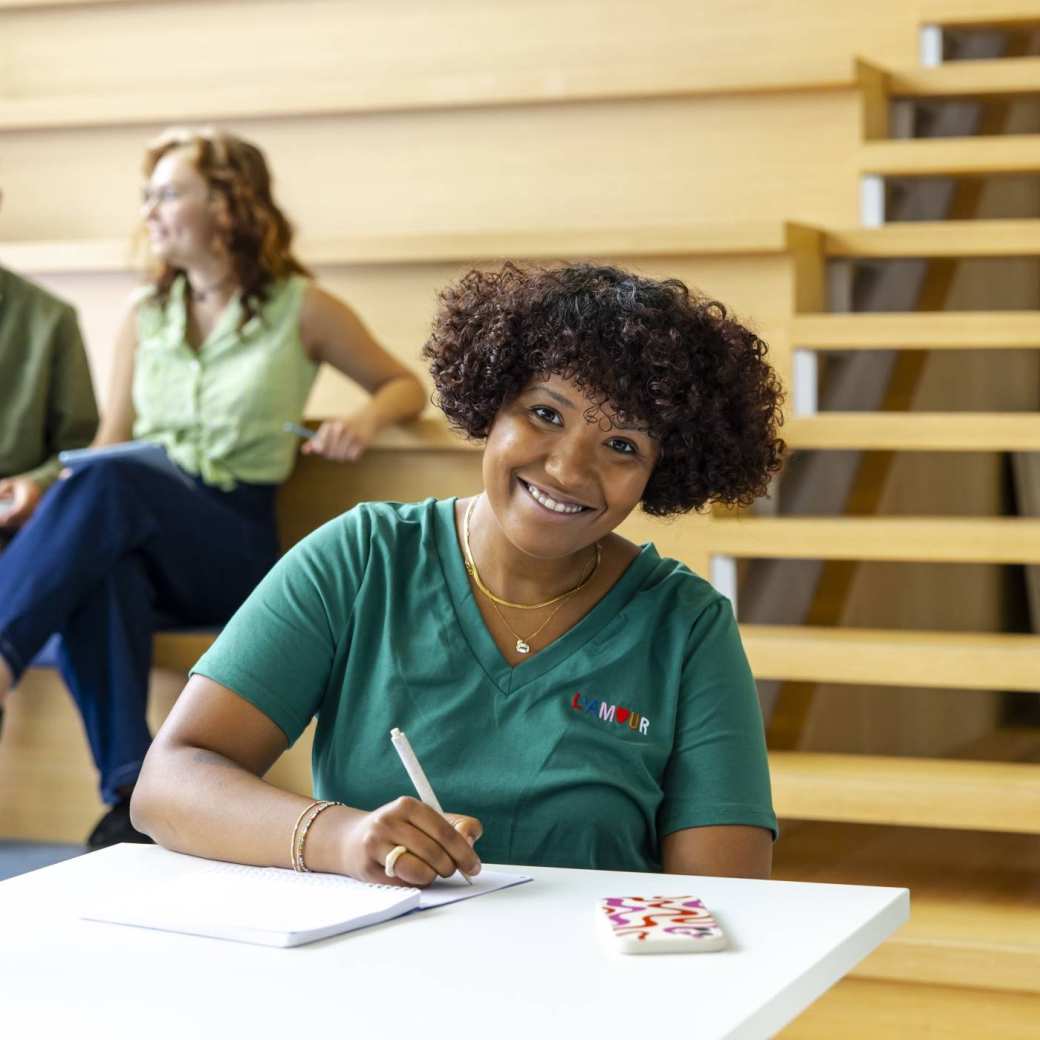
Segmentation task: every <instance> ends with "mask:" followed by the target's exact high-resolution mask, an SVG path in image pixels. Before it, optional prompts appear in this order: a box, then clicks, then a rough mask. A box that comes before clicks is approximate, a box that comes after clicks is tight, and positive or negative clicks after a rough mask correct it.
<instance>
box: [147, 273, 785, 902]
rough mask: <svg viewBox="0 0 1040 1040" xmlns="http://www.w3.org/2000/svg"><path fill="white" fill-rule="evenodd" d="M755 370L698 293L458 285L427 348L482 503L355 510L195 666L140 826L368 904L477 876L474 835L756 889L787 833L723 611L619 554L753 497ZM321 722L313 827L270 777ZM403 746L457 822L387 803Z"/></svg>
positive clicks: (682, 579) (597, 863) (287, 564)
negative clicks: (403, 734)
mask: <svg viewBox="0 0 1040 1040" xmlns="http://www.w3.org/2000/svg"><path fill="white" fill-rule="evenodd" d="M765 350H766V348H765V345H764V344H763V343H762V342H761V340H759V339H758V338H757V337H755V336H754V335H753V333H751V332H750V331H748V330H747V329H746V328H744V327H742V326H741V325H739V324H738V323H737V322H735V321H733V320H732V319H731V318H730V317H729V316H728V315H727V313H726V311H725V309H724V308H723V307H722V306H721V305H720V304H718V303H714V302H711V301H704V300H700V299H698V298H696V297H694V296H693V295H691V294H690V293H689V292H688V290H687V289H686V287H685V286H683V285H682V284H681V283H679V282H675V281H666V282H659V281H653V280H651V279H645V278H640V277H637V276H636V275H633V274H629V273H627V272H624V271H620V270H617V269H615V268H610V267H592V266H587V265H572V266H568V267H560V268H551V269H544V268H520V267H517V266H514V265H512V264H507V265H505V266H504V267H503V268H502V269H501V270H500V271H497V272H491V273H482V272H476V271H474V272H471V273H470V274H468V275H467V276H466V277H465V278H463V279H462V280H461V281H460V282H459V283H458V284H456V285H454V286H452V287H450V288H449V289H447V290H446V291H445V293H444V294H443V296H442V301H441V308H440V311H439V314H438V316H437V319H436V321H435V323H434V327H433V331H432V334H431V336H430V338H429V340H428V342H427V344H426V347H425V350H424V353H425V356H426V358H427V360H428V361H429V362H430V367H431V372H432V374H433V378H434V383H435V386H436V395H437V396H436V399H437V403H438V404H439V405H440V407H441V408H442V409H443V410H444V412H445V414H446V415H447V417H448V419H449V420H450V421H451V422H452V423H453V424H454V425H455V426H457V427H458V428H460V429H461V430H463V431H464V432H465V433H466V434H467V435H469V436H471V437H475V438H479V439H481V440H483V441H484V454H483V478H484V490H483V491H482V492H481V494H479V495H477V496H475V497H473V498H471V499H468V500H462V501H459V500H453V499H449V500H444V501H437V500H432V499H431V500H429V501H426V502H421V503H417V504H414V505H400V504H392V503H368V504H365V505H362V506H359V507H357V508H356V509H353V510H351V511H350V512H349V513H346V514H344V515H343V516H342V517H340V518H339V519H337V520H335V521H333V522H332V523H330V524H328V525H326V526H325V527H324V528H322V529H321V530H320V531H318V532H316V533H315V534H314V535H312V536H311V537H310V538H308V539H306V540H305V541H304V542H302V543H300V545H298V546H297V547H296V548H295V549H294V550H292V551H291V552H290V553H289V554H288V555H287V556H286V557H285V558H284V559H283V560H282V561H281V562H280V563H279V564H278V565H277V566H276V567H275V569H274V570H273V571H272V572H271V574H270V575H269V576H268V577H267V578H266V579H265V580H264V581H263V582H262V583H261V585H260V587H259V588H258V589H257V590H256V592H255V593H254V594H253V595H252V596H251V597H250V599H249V600H248V601H247V602H246V604H245V605H244V606H243V607H242V609H241V610H240V611H239V612H238V613H237V614H236V615H235V617H234V618H233V619H232V621H231V622H230V624H229V625H228V626H227V627H226V629H225V630H224V632H223V634H222V635H221V637H220V639H219V640H218V641H217V643H216V644H215V645H214V647H213V648H212V649H211V650H210V651H209V652H208V653H207V654H206V655H205V656H204V657H203V658H202V660H201V661H199V663H198V664H197V665H196V667H195V669H194V672H193V675H192V678H191V679H190V681H189V683H188V686H187V687H186V689H185V691H184V693H183V694H182V696H181V698H180V699H179V700H178V702H177V704H176V705H175V707H174V710H173V712H172V713H171V715H170V717H169V718H168V720H167V722H166V724H165V726H164V727H163V729H162V731H161V732H160V733H159V734H158V736H157V737H156V740H155V743H154V744H153V746H152V749H151V751H150V752H149V755H148V758H147V760H146V762H145V767H144V771H143V773H142V777H141V782H140V784H139V785H138V788H137V791H136V793H135V795H134V802H133V807H132V808H133V814H134V820H135V822H136V824H137V826H139V827H140V828H141V829H143V830H145V831H146V832H148V833H149V834H151V835H152V836H153V837H154V838H155V839H156V840H157V841H159V842H161V843H163V844H166V845H168V846H169V847H171V848H174V849H177V850H179V851H183V852H192V853H196V854H199V855H204V856H212V857H215V858H218V859H229V860H237V861H240V862H245V863H257V864H270V865H280V866H286V865H294V866H296V867H297V868H300V867H306V868H309V869H314V870H322V871H332V872H341V873H346V874H351V875H353V876H355V877H358V878H362V879H365V880H369V881H376V880H383V881H385V880H386V873H387V867H386V864H387V860H388V857H390V860H391V862H392V864H393V883H400V884H418V885H425V884H428V883H429V882H430V881H432V880H433V878H434V877H436V876H437V875H440V876H442V877H446V876H449V875H450V874H451V873H453V872H454V871H455V870H456V869H461V870H463V871H464V872H467V873H475V872H477V871H479V869H480V858H478V856H477V853H476V850H475V847H474V846H475V843H476V841H477V839H478V838H480V846H479V848H480V853H481V856H482V857H485V858H487V859H490V860H493V861H498V862H508V863H531V864H542V865H557V866H572V867H601V868H610V869H621V870H658V869H661V868H663V869H664V870H666V871H669V872H673V873H683V874H712V873H714V874H731V875H745V876H766V875H767V874H768V873H769V866H770V860H771V841H772V838H773V837H774V836H775V833H776V819H775V817H774V815H773V812H772V807H771V802H770V792H769V775H768V768H767V764H766V755H765V744H764V739H763V733H762V719H761V715H760V713H759V709H758V702H757V699H756V695H755V687H754V682H753V680H752V678H751V675H750V671H749V669H748V666H747V662H746V660H745V657H744V654H743V650H742V648H741V645H740V639H739V635H738V634H737V629H736V624H735V622H734V619H733V615H732V611H731V610H730V607H729V604H728V602H727V601H726V600H725V599H724V598H723V597H722V596H720V595H719V594H718V593H716V592H715V591H714V590H713V589H712V588H711V586H710V585H708V583H707V582H705V581H703V580H702V579H701V578H699V577H698V576H696V575H694V574H693V573H691V572H690V571H689V570H688V569H687V568H686V567H684V566H683V565H682V564H681V563H678V562H676V561H675V560H669V559H663V558H661V557H660V556H659V555H658V554H657V552H656V551H655V550H654V548H653V546H651V545H646V546H642V547H640V546H637V545H634V544H632V543H631V542H629V541H627V540H626V539H624V538H623V537H621V536H620V535H619V534H618V533H617V530H616V528H617V527H618V525H619V524H620V523H621V522H622V521H623V520H624V519H625V517H627V516H628V515H629V513H631V511H632V510H633V509H635V508H636V507H637V506H639V505H642V508H643V509H644V510H646V511H647V512H650V513H653V514H655V515H668V514H674V513H681V512H685V511H688V510H691V509H696V508H699V507H701V506H703V505H704V504H706V503H707V502H709V501H712V500H717V501H725V502H745V501H749V500H750V498H752V497H753V496H754V495H755V494H756V493H759V492H760V491H761V490H763V488H764V486H765V484H766V482H767V480H768V478H769V475H770V473H772V472H773V471H774V470H776V469H777V468H778V466H779V460H780V454H781V451H782V448H783V445H782V442H781V441H780V440H779V439H778V438H777V436H776V432H777V426H778V423H779V405H780V393H779V389H778V386H777V381H776V378H775V376H774V374H773V372H772V370H771V369H770V367H769V365H768V364H767V363H766V361H765V358H764V355H765ZM315 715H316V716H317V719H318V727H317V734H316V737H315V744H314V774H315V793H316V795H317V797H318V798H320V799H322V800H323V801H322V802H317V803H313V804H314V806H315V807H317V806H319V805H320V806H321V809H320V810H318V809H316V808H311V807H310V805H311V803H310V802H309V801H308V800H306V799H301V798H298V797H297V796H295V795H291V794H288V793H286V792H282V791H277V790H276V789H274V788H273V787H271V786H270V785H268V784H266V783H264V782H263V781H262V780H261V779H260V777H262V776H263V774H264V773H265V772H266V771H267V770H268V769H269V768H270V766H271V764H272V763H273V762H274V760H275V759H276V758H277V757H278V755H279V754H281V752H282V751H283V750H284V749H285V748H286V746H287V745H289V744H291V743H292V742H293V741H294V740H296V738H297V737H298V736H299V735H300V733H301V732H302V731H303V729H304V728H305V727H306V726H307V724H308V722H309V721H310V719H311V718H312V717H314V716H315ZM394 727H400V728H401V729H404V730H405V731H407V733H408V734H409V738H410V740H411V742H412V744H413V745H414V746H415V747H416V748H417V749H418V751H419V754H420V756H421V757H422V759H423V762H424V765H425V767H426V771H427V773H428V775H429V776H430V779H431V781H432V783H433V786H434V787H435V788H436V790H437V791H438V794H439V796H440V798H441V801H442V802H443V803H444V804H446V805H448V806H449V807H450V808H452V809H455V810H457V811H458V812H460V813H464V814H465V815H455V814H452V815H451V816H450V817H449V819H448V820H446V819H445V818H444V817H442V816H440V815H439V814H438V813H436V812H434V810H432V809H431V808H429V807H428V806H426V805H424V804H422V803H420V802H417V801H415V800H414V799H412V798H408V797H400V796H401V795H402V793H403V792H404V791H406V790H407V789H408V787H407V778H406V776H405V774H404V772H403V770H402V769H401V767H400V765H399V763H397V761H396V758H395V756H393V755H392V754H390V753H389V748H388V746H387V745H388V734H389V733H390V730H391V729H393V728H394ZM327 801H329V802H334V803H335V804H334V805H332V806H331V807H329V806H326V805H325V804H324V803H325V802H327ZM316 811H320V815H317V816H316V817H314V818H313V826H310V827H309V829H308V830H307V831H306V846H305V848H302V849H301V848H298V847H297V846H296V845H295V844H294V842H295V835H296V833H297V831H296V827H295V826H294V821H295V823H296V824H298V822H299V821H300V820H302V819H307V818H310V815H309V814H310V813H314V812H316ZM402 849H403V851H402Z"/></svg>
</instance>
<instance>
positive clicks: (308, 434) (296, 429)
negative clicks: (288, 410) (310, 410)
mask: <svg viewBox="0 0 1040 1040" xmlns="http://www.w3.org/2000/svg"><path fill="white" fill-rule="evenodd" d="M282 429H283V430H285V432H286V433H295V434H296V436H297V437H300V438H302V439H303V440H305V441H309V440H310V439H311V438H312V437H313V436H314V435H315V434H316V433H317V432H318V431H317V430H311V429H308V427H306V426H301V425H300V424H299V423H295V422H284V423H282Z"/></svg>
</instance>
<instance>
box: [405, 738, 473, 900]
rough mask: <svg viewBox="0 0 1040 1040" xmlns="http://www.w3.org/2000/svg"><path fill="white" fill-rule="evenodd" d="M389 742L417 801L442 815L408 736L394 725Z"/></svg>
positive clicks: (460, 872)
mask: <svg viewBox="0 0 1040 1040" xmlns="http://www.w3.org/2000/svg"><path fill="white" fill-rule="evenodd" d="M390 742H391V743H392V744H393V745H394V750H395V751H396V752H397V754H398V756H399V757H400V759H401V764H402V765H403V766H404V768H405V770H406V771H407V773H408V776H409V777H410V778H411V781H412V783H413V784H414V785H415V790H416V791H417V792H418V794H419V801H420V802H422V803H423V804H424V805H428V806H429V807H430V808H431V809H433V811H434V812H439V813H440V814H441V816H443V815H444V810H443V809H442V808H441V803H440V802H439V801H438V800H437V796H436V795H435V794H434V793H433V788H432V787H431V786H430V781H429V780H427V779H426V774H425V773H424V772H423V767H422V766H421V765H419V759H417V758H416V757H415V752H414V751H413V750H412V745H411V744H409V743H408V738H407V737H406V736H405V735H404V734H403V733H402V732H401V731H400V730H399V729H398V728H397V727H396V726H395V727H394V728H393V729H392V730H390ZM456 873H458V874H461V875H462V880H463V881H465V882H466V884H467V885H472V884H473V882H472V881H470V879H469V878H468V877H466V875H465V874H463V872H462V871H461V870H459V871H456Z"/></svg>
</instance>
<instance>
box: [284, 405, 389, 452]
mask: <svg viewBox="0 0 1040 1040" xmlns="http://www.w3.org/2000/svg"><path fill="white" fill-rule="evenodd" d="M375 435H376V424H375V422H374V421H373V420H372V419H371V418H370V417H369V416H368V415H367V414H366V413H365V412H363V411H362V412H355V414H354V415H348V416H347V417H346V418H345V419H328V420H326V421H325V422H323V423H322V424H321V426H319V427H318V432H317V433H316V434H315V435H314V436H313V437H312V438H311V439H310V440H309V441H307V442H306V443H305V444H304V445H303V448H302V451H303V453H304V454H305V455H320V456H321V457H322V458H323V459H332V460H333V461H334V462H357V460H358V459H360V458H361V456H362V455H364V454H365V449H366V448H368V446H369V444H370V443H371V441H372V438H373V437H374V436H375Z"/></svg>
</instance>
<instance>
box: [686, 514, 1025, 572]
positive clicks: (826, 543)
mask: <svg viewBox="0 0 1040 1040" xmlns="http://www.w3.org/2000/svg"><path fill="white" fill-rule="evenodd" d="M703 537H704V539H705V541H706V542H707V543H708V545H709V546H710V549H709V551H710V552H711V553H716V554H719V555H722V556H736V557H738V558H740V557H743V558H746V559H751V558H755V557H761V558H771V559H795V560H797V559H812V560H874V561H878V560H884V561H892V562H899V561H903V562H918V563H1009V564H1021V563H1025V564H1037V563H1040V520H1034V519H1031V518H1029V517H1018V516H1007V517H1005V516H1001V517H984V518H974V517H973V518H964V517H927V516H924V517H922V516H914V517H908V516H869V517H854V516H849V517H844V516H843V517H747V518H743V519H739V520H714V521H713V522H712V523H711V524H710V525H709V526H708V527H707V528H706V529H705V530H704V535H703Z"/></svg>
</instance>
